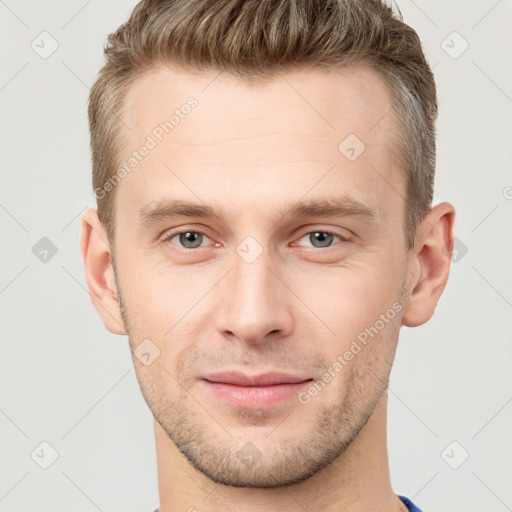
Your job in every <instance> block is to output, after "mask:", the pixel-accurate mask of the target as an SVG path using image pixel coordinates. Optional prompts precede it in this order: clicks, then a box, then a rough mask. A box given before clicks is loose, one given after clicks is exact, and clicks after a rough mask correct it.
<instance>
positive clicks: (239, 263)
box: [216, 249, 293, 345]
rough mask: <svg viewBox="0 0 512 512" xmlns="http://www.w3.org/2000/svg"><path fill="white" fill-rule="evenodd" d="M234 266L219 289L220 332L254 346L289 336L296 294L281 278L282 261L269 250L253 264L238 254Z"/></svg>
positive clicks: (218, 319)
mask: <svg viewBox="0 0 512 512" xmlns="http://www.w3.org/2000/svg"><path fill="white" fill-rule="evenodd" d="M231 263H232V266H233V268H232V270H231V271H230V272H229V274H228V275H227V276H226V279H223V280H222V281H221V282H220V283H219V285H220V286H219V287H218V289H217V294H218V295H217V297H216V298H217V299H218V302H217V304H218V312H217V315H216V322H217V329H218V332H220V333H221V334H222V335H223V336H224V337H230V338H233V339H235V338H236V339H239V340H242V341H243V342H245V343H246V344H250V345H257V344H262V343H268V341H269V340H270V339H272V340H276V339H279V338H282V337H284V336H287V335H288V334H289V333H290V332H291V330H292V322H293V320H292V311H291V307H292V305H293V304H292V300H293V293H292V292H291V291H290V289H289V288H288V287H287V283H286V279H285V278H284V276H281V275H280V274H283V272H282V265H280V264H279V262H278V259H277V258H272V256H271V255H270V253H269V251H268V250H266V249H265V250H263V252H262V253H261V254H260V255H259V256H258V257H257V258H256V259H255V260H254V261H252V262H251V261H250V260H246V259H244V257H242V256H240V255H239V254H238V253H236V252H235V254H234V255H233V259H232V261H231ZM280 269H281V270H280Z"/></svg>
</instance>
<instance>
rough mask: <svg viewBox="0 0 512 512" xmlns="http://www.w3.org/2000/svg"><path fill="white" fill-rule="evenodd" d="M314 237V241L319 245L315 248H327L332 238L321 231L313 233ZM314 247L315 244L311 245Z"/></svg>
mask: <svg viewBox="0 0 512 512" xmlns="http://www.w3.org/2000/svg"><path fill="white" fill-rule="evenodd" d="M312 235H313V236H314V237H316V239H315V241H316V242H320V245H316V246H315V247H327V246H328V245H329V244H330V242H331V241H332V240H331V239H332V236H333V235H330V234H328V233H324V232H323V231H316V232H315V233H312ZM313 245H315V243H313Z"/></svg>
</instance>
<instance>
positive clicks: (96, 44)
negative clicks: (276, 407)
mask: <svg viewBox="0 0 512 512" xmlns="http://www.w3.org/2000/svg"><path fill="white" fill-rule="evenodd" d="M135 4H136V2H135V1H121V0H115V1H114V0H109V1H108V2H107V1H101V2H100V0H89V1H84V0H68V1H66V2H63V1H56V0H47V1H45V2H36V1H28V0H5V1H3V0H0V38H1V39H0V52H1V62H2V66H1V70H0V108H1V116H0V126H1V133H0V144H1V156H2V161H1V188H0V227H1V235H2V250H1V253H0V258H1V259H0V311H1V317H2V319H1V326H2V330H1V332H2V336H1V344H2V345H1V354H2V356H1V357H2V359H1V361H2V362H1V369H0V393H1V394H0V438H1V444H0V511H2V512H6V511H9V512H18V511H23V512H27V511H30V512H32V511H34V512H35V511H45V512H49V511H52V512H59V511H67V512H69V511H76V512H82V511H83V512H93V511H95V510H100V511H104V512H107V511H124V512H131V511H133V512H144V511H152V510H154V508H155V507H156V506H157V505H158V488H157V481H156V460H155V454H154V440H153V431H152V416H151V413H150V412H149V409H148V408H147V407H146V404H145V402H144V400H143V398H142V395H141V393H140V390H139V387H138V384H137V381H136V378H135V374H134V370H133V367H132V361H131V357H130V353H129V348H128V341H127V338H126V337H124V336H123V337H121V336H115V335H113V334H110V333H109V332H108V331H107V330H106V329H105V328H104V326H103V324H102V322H101V320H100V318H99V316H98V315H97V314H96V311H95V310H94V308H93V306H92V304H91V302H90V299H89V296H88V292H87V289H86V284H85V278H84V272H83V266H82V261H81V256H80V253H79V246H78V241H79V228H80V215H81V213H82V212H83V210H84V209H85V208H86V207H87V206H94V205H95V202H94V197H93V194H92V187H91V184H90V172H91V166H90V155H89V148H88V143H89V140H88V127H87V115H86V101H87V95H88V92H89V88H90V86H91V85H92V83H93V81H94V78H95V76H96V73H97V72H98V70H99V68H100V67H101V65H102V62H103V54H102V49H103V44H104V42H105V38H106V35H107V34H108V33H110V32H111V31H113V30H114V29H116V28H117V27H118V26H119V25H120V24H121V23H122V22H123V21H125V20H126V19H127V17H128V15H129V13H130V12H131V10H132V8H133V7H134V5H135ZM398 5H399V6H400V9H401V11H402V13H403V15H404V18H405V21H406V22H407V23H409V24H410V25H412V26H413V27H414V28H415V29H416V30H417V32H418V33H419V35H420V37H421V39H422V41H423V43H424V47H425V51H426V54H427V57H428V59H429V62H430V63H431V65H432V66H434V72H435V75H436V80H437V85H438V95H439V106H440V115H439V123H438V170H437V179H436V199H435V203H438V202H440V201H445V200H446V201H450V202H452V203H453V205H454V206H455V208H456V210H457V218H456V226H455V232H456V233H455V234H456V237H457V244H456V248H457V256H456V258H455V259H454V261H453V263H452V269H451V274H450V279H449V282H448V285H447V288H446V290H445V292H444V295H443V296H442V298H441V300H440V303H439V306H438V308H437V311H436V313H435V315H434V317H433V318H432V320H431V321H430V322H428V323H427V324H426V325H423V326H421V327H417V328H414V329H410V328H406V327H404V328H402V331H401V341H400V344H399V349H398V352H397V356H396V362H395V367H394V369H393V372H392V375H391V383H390V393H389V396H390V403H389V451H390V467H391V475H392V482H393V486H394V489H395V491H396V492H397V493H400V494H405V495H407V496H409V497H410V498H412V499H413V500H414V501H415V502H416V503H417V504H418V505H419V506H420V507H422V508H423V509H424V510H425V511H426V512H429V511H430V512H445V511H446V512H448V511H451V512H452V511H462V510H464V511H468V512H477V511H478V512H481V511H484V510H485V511H486V512H505V511H507V510H512V485H511V484H512V440H511V433H512V372H511V362H512V343H511V341H512V339H511V338H512V336H511V330H512V329H511V328H512V286H511V284H512V222H511V221H512V173H511V169H510V165H511V161H512V158H511V156H512V140H511V133H512V130H511V127H512V126H511V125H512V121H511V119H512V65H511V63H512V60H511V57H512V45H511V43H512V30H511V27H512V25H511V22H512V1H511V0H500V1H496V0H489V1H484V0H478V1H477V0H472V1H468V0H458V1H442V0H435V1H434V0H428V1H427V0H421V1H420V0H415V1H414V2H413V1H412V0H399V1H398ZM43 31H47V32H48V33H49V34H50V35H51V38H53V39H54V40H56V41H57V43H58V48H57V49H56V51H55V52H54V53H53V54H52V55H50V56H47V58H42V57H41V56H40V54H41V53H42V52H44V51H47V52H48V51H49V50H51V44H52V40H51V38H50V37H49V36H47V35H42V36H41V35H40V34H41V32H43ZM454 31H456V32H457V33H458V34H459V35H457V34H453V32H454ZM33 41H34V43H33ZM443 41H444V42H443ZM464 41H467V43H468V44H469V47H468V48H467V49H466V50H465V51H464V52H463V53H461V50H463V49H464V44H465V43H464ZM31 44H33V46H34V47H35V48H37V50H38V52H39V53H36V51H34V49H33V48H32V47H31ZM36 45H38V46H36ZM460 53H461V54H460ZM459 54H460V55H459ZM44 56H46V55H44ZM42 237H48V238H49V239H50V240H51V241H52V243H53V244H55V246H56V248H57V253H56V254H55V255H53V256H52V255H51V253H48V254H47V255H46V258H47V260H48V261H46V262H43V261H40V259H39V258H38V257H36V254H34V253H33V251H32V248H33V247H34V246H35V245H36V243H38V241H39V240H40V239H41V238H42ZM37 247H39V246H36V249H37ZM466 251H467V252H466ZM35 252H36V253H37V250H36V251H35ZM43 256H44V253H39V257H43ZM44 441H45V442H47V443H49V444H50V445H51V446H52V447H53V449H55V450H56V451H57V452H58V458H57V459H56V461H55V462H54V463H53V464H52V465H51V466H50V467H49V468H48V469H42V468H41V467H40V464H44V463H45V462H46V463H49V462H51V449H50V448H49V447H47V446H46V445H43V446H41V443H42V442H44ZM454 441H455V442H456V444H452V443H453V442H454ZM466 452H467V453H468V454H469V458H468V459H467V460H466V461H464V462H463V463H462V464H461V462H462V461H463V460H464V457H465V455H466ZM31 454H32V455H31ZM43 454H44V456H43ZM459 464H461V465H460V466H459V467H458V468H457V469H453V468H452V467H450V466H453V467H455V466H458V465H459ZM194 506H196V508H197V509H198V510H199V511H200V510H201V508H200V504H194ZM309 512H316V511H309Z"/></svg>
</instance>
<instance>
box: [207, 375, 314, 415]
mask: <svg viewBox="0 0 512 512" xmlns="http://www.w3.org/2000/svg"><path fill="white" fill-rule="evenodd" d="M201 382H203V383H204V385H205V387H206V389H207V390H208V391H209V392H210V393H211V394H212V395H213V396H215V397H216V398H218V399H221V400H222V401H224V402H227V403H228V404H230V405H232V406H234V407H242V408H258V409H261V408H267V407H272V406H276V405H278V404H280V403H282V402H284V401H286V400H289V399H291V398H293V397H294V396H295V397H296V396H297V394H298V393H299V392H300V391H301V390H302V389H303V388H305V387H306V386H308V385H310V384H311V382H313V378H311V377H304V376H300V375H292V374H287V373H280V372H270V373H264V374H259V375H246V374H243V373H241V372H220V373H214V374H210V375H206V376H205V377H202V378H201Z"/></svg>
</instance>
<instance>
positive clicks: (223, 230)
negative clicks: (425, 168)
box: [115, 66, 408, 487]
mask: <svg viewBox="0 0 512 512" xmlns="http://www.w3.org/2000/svg"><path fill="white" fill-rule="evenodd" d="M215 76H216V74H211V75H207V74H191V73H188V72H185V71H183V70H177V69H173V68H167V69H158V70H153V71H151V72H150V73H148V74H146V75H144V76H143V77H142V78H141V79H140V80H139V81H138V82H136V83H135V85H134V86H133V87H132V88H131V89H130V91H129V93H128V95H127V98H126V109H125V112H124V116H123V121H124V122H125V123H126V125H127V126H129V127H130V131H126V132H125V133H124V136H125V141H126V148H128V149H126V151H125V153H123V158H124V159H125V160H126V161H128V159H129V158H130V156H132V152H133V151H137V150H138V148H140V147H141V146H142V145H143V144H146V145H147V146H148V147H149V146H151V147H150V149H149V150H148V151H147V152H146V151H141V152H140V153H146V154H145V156H143V158H141V159H140V161H138V163H137V164H136V166H134V167H133V169H132V170H131V171H130V172H129V173H128V174H127V175H126V176H125V177H124V178H123V179H122V180H121V182H120V183H118V184H117V185H116V196H115V212H116V233H117V235H116V240H115V270H116V281H115V282H116V286H117V289H118V294H119V297H120V301H121V309H122V314H123V319H124V323H125V327H126V331H127V333H128V335H129V340H130V346H131V349H132V351H134V350H136V348H137V346H138V345H139V344H140V343H145V345H141V347H145V349H144V352H145V353H146V354H149V355H146V356H144V357H145V358H146V361H144V363H146V364H144V363H143V362H141V360H139V358H138V357H135V356H134V358H133V361H134V365H135V370H136V375H137V379H138V382H139V384H140V387H141V390H142V393H143V395H144V398H145V400H146V402H147V404H148V406H149V407H150V409H151V411H152V413H153V415H154V417H155V419H156V420H157V421H158V422H159V423H160V425H161V426H162V427H163V429H164V430H165V431H166V432H167V434H168V436H169V438H170V439H171V440H172V441H173V442H174V443H175V444H176V446H177V447H178V449H179V450H180V451H181V452H182V453H183V454H184V455H185V456H186V458H187V459H188V460H189V461H190V463H191V464H193V465H194V466H195V467H196V468H197V469H198V470H199V471H201V472H202V473H203V474H205V475H207V476H208V477H209V478H210V479H212V480H213V481H216V482H222V483H224V484H227V485H232V486H248V487H271V486H280V485H285V484H289V483H293V482H300V481H302V480H305V479H307V478H308V477H310V476H311V475H312V474H314V473H315V472H316V471H318V470H319V469H321V468H323V467H325V466H326V465H327V464H328V463H329V462H331V461H332V460H334V459H335V458H336V457H338V456H339V455H340V454H342V453H343V452H344V450H345V449H346V448H347V447H348V446H349V445H350V443H351V442H352V441H353V440H354V439H355V437H356V436H357V434H358V432H359V431H360V429H361V428H362V427H363V426H364V425H365V423H366V422H367V420H368V418H369V417H370V415H371V414H372V412H373V410H374V408H375V406H376V404H377V402H378V401H379V399H380V398H381V396H382V394H383V392H384V391H385V388H386V386H387V382H388V376H389V372H390V369H391V365H392V361H393V358H394V354H395V348H396V344H397V339H398V333H399V329H400V325H401V311H402V304H403V301H404V292H405V290H406V288H407V280H406V277H407V267H408V264H407V261H408V260H407V251H406V244H405V236H404V232H403V212H404V201H403V197H405V179H404V177H403V175H402V174H401V173H400V172H399V170H398V169H397V167H396V164H395V159H394V158H393V155H392V153H391V151H390V148H391V134H392V133H394V126H393V120H392V116H391V115H386V114H387V113H389V111H390V109H391V105H392V100H391V96H390V92H389V90H388V88H387V86H386V84H385V82H384V81H383V79H382V78H381V77H380V76H379V75H378V74H376V73H375V72H374V71H372V70H370V69H367V68H365V67H359V66H352V67H349V68H346V69H343V70H336V71H335V70H333V71H329V72H327V71H320V70H310V71H294V72H290V73H288V74H286V75H284V76H283V77H282V78H275V79H273V80H270V81H267V82H265V83H253V84H247V83H243V82H241V81H239V80H236V79H235V78H232V77H228V76H225V75H224V74H222V75H220V76H218V77H217V78H215ZM190 97H193V98H194V99H195V100H189V105H191V106H190V108H189V107H184V105H185V104H187V99H188V98H190ZM192 104H193V105H192ZM173 113H174V114H175V118H174V119H173V120H171V123H172V128H171V129H170V128H169V126H166V125H165V124H164V125H161V124H160V123H165V121H169V117H170V116H171V115H172V114H173ZM158 127H160V129H158ZM165 128H167V132H168V133H167V132H166V130H165ZM148 136H150V138H151V139H152V140H153V142H154V143H155V144H154V145H153V144H152V143H151V142H149V143H148V141H149V139H148ZM347 137H348V139H347ZM362 144H364V147H363V146H362ZM363 149H364V150H363ZM144 340H145V341H144ZM155 356H157V357H156V358H155ZM149 363H150V364H149ZM219 372H239V373H241V374H243V375H245V376H246V377H253V376H261V374H266V373H269V372H280V373H284V374H287V375H288V376H287V377H283V376H281V377H280V378H275V379H274V381H264V380H262V381H259V382H256V381H254V382H252V384H259V385H258V386H255V385H253V386H249V385H248V384H250V382H249V381H247V382H245V383H242V384H245V386H241V385H240V384H241V382H240V381H238V385H237V384H236V383H233V380H231V381H230V377H229V376H228V377H227V376H226V375H220V374H219ZM215 374H217V375H215ZM232 377H233V375H231V378H232ZM229 382H231V383H229ZM292 382H294V383H292Z"/></svg>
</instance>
